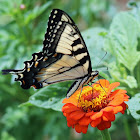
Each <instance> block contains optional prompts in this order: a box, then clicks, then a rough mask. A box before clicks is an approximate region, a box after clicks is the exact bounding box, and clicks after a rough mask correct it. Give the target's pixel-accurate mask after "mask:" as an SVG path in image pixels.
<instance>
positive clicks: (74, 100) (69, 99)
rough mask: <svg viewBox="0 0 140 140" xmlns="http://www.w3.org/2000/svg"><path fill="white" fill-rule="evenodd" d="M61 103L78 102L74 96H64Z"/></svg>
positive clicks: (74, 103)
mask: <svg viewBox="0 0 140 140" xmlns="http://www.w3.org/2000/svg"><path fill="white" fill-rule="evenodd" d="M62 103H71V104H73V105H75V106H77V104H78V100H77V99H76V98H73V97H70V98H65V99H64V100H63V101H62Z"/></svg>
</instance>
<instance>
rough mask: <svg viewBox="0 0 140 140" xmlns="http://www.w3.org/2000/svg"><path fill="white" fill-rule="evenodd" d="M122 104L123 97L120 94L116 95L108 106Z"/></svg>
mask: <svg viewBox="0 0 140 140" xmlns="http://www.w3.org/2000/svg"><path fill="white" fill-rule="evenodd" d="M123 102H124V96H123V95H122V94H116V95H115V97H114V99H113V100H112V101H110V103H109V104H108V105H112V106H117V105H120V104H122V103H123Z"/></svg>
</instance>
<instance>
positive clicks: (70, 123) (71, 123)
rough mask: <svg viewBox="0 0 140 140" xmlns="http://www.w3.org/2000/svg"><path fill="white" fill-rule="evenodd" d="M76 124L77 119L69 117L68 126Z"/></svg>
mask: <svg viewBox="0 0 140 140" xmlns="http://www.w3.org/2000/svg"><path fill="white" fill-rule="evenodd" d="M75 124H77V121H76V120H73V119H70V118H67V125H68V127H70V126H73V125H75Z"/></svg>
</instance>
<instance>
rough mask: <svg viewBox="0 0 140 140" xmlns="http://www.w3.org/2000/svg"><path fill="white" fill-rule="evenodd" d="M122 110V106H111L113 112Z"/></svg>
mask: <svg viewBox="0 0 140 140" xmlns="http://www.w3.org/2000/svg"><path fill="white" fill-rule="evenodd" d="M122 110H123V107H122V106H115V107H114V108H113V111H114V114H117V113H118V112H121V111H122Z"/></svg>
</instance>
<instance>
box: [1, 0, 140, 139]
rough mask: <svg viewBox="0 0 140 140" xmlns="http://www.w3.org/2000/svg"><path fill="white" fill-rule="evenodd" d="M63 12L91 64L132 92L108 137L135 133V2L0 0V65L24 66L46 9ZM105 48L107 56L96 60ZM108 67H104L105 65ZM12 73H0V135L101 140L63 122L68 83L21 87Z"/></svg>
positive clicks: (139, 11)
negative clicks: (79, 33) (77, 32)
mask: <svg viewBox="0 0 140 140" xmlns="http://www.w3.org/2000/svg"><path fill="white" fill-rule="evenodd" d="M53 8H59V9H62V10H64V11H66V12H67V13H68V14H69V15H70V16H71V17H72V18H73V20H74V21H75V23H76V24H77V26H78V27H79V29H80V30H81V31H82V35H83V38H84V40H85V42H86V44H87V47H88V50H89V52H90V56H91V61H92V66H93V69H96V70H99V71H100V75H101V76H103V77H105V78H106V79H108V80H109V81H110V82H115V81H118V82H120V84H121V88H122V89H126V90H127V91H128V95H129V96H130V97H131V99H130V101H129V103H128V105H129V110H128V111H127V113H126V114H125V115H121V114H117V115H116V121H115V122H114V123H113V124H112V127H111V128H110V129H109V130H110V133H111V137H112V139H113V140H138V139H139V136H140V2H139V0H137V1H127V0H59V1H57V0H32V1H29V0H0V70H2V69H5V68H12V69H20V68H23V62H24V61H25V60H28V59H31V55H32V53H34V52H37V51H39V50H41V49H42V41H43V39H44V34H45V31H46V27H47V20H48V16H49V13H50V11H51V10H52V9H53ZM105 51H107V52H108V54H107V55H106V57H105V58H104V59H103V60H102V61H101V63H99V62H100V60H101V59H102V57H103V56H104V55H105ZM107 67H108V70H107V69H106V68H107ZM14 78H15V77H14V76H10V75H6V76H4V75H0V139H1V140H25V139H26V140H30V139H32V140H60V139H61V140H66V139H69V140H75V139H79V140H85V139H86V140H91V139H96V140H100V139H101V135H100V132H99V131H98V130H97V129H96V128H95V129H94V128H91V127H90V128H89V130H88V132H87V134H77V133H76V132H74V131H73V130H72V129H71V128H68V127H67V124H66V119H65V117H64V116H63V114H62V112H61V107H62V103H61V101H62V99H63V98H64V97H65V95H66V92H67V90H68V87H69V86H70V85H71V82H64V83H59V84H55V85H52V86H49V87H46V88H43V89H40V90H34V89H30V90H24V89H22V88H21V87H20V85H19V83H17V82H14Z"/></svg>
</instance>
